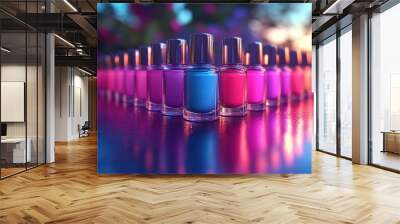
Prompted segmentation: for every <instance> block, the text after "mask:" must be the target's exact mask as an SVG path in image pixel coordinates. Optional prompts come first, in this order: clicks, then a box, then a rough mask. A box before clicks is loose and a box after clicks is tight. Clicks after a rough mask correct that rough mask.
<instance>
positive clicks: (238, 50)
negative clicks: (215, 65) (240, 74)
mask: <svg viewBox="0 0 400 224" xmlns="http://www.w3.org/2000/svg"><path fill="white" fill-rule="evenodd" d="M222 49H223V52H222V64H224V65H237V64H242V38H240V37H228V38H225V39H224V40H223V42H222Z"/></svg>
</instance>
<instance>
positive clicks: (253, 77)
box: [246, 42, 266, 111]
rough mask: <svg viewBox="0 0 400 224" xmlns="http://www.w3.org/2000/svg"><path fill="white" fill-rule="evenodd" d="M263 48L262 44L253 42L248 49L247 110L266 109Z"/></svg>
mask: <svg viewBox="0 0 400 224" xmlns="http://www.w3.org/2000/svg"><path fill="white" fill-rule="evenodd" d="M262 56H263V48H262V43H261V42H252V43H250V44H249V46H248V47H247V52H246V61H247V71H246V73H247V74H246V79H247V82H246V85H247V109H248V110H252V111H260V110H264V109H265V92H266V85H265V69H264V67H263V66H262V63H263V62H262Z"/></svg>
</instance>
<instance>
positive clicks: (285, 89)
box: [278, 48, 292, 103]
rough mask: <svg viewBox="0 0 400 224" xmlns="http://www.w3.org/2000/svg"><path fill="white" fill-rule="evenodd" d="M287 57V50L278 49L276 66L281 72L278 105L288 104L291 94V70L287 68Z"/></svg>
mask: <svg viewBox="0 0 400 224" xmlns="http://www.w3.org/2000/svg"><path fill="white" fill-rule="evenodd" d="M288 57H289V49H288V48H278V65H279V68H280V71H281V97H280V103H286V102H288V101H289V97H290V96H291V93H292V70H291V69H290V68H289V67H288V66H287V65H288V61H289V60H288Z"/></svg>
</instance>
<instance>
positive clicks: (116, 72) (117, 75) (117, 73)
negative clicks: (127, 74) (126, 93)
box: [111, 53, 123, 102]
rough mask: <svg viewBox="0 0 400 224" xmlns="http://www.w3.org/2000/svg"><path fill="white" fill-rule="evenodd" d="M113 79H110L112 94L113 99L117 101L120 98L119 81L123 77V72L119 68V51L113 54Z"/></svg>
mask: <svg viewBox="0 0 400 224" xmlns="http://www.w3.org/2000/svg"><path fill="white" fill-rule="evenodd" d="M113 59H114V60H113V72H112V76H113V78H112V79H113V80H112V86H111V88H112V94H113V99H114V100H115V101H116V102H118V101H119V100H120V99H121V97H120V96H121V95H120V94H121V89H120V88H121V81H122V78H123V73H122V69H121V58H120V53H115V54H114V55H113Z"/></svg>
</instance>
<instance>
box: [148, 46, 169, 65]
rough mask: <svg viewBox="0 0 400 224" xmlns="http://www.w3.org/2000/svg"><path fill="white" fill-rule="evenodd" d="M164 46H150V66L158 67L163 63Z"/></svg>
mask: <svg viewBox="0 0 400 224" xmlns="http://www.w3.org/2000/svg"><path fill="white" fill-rule="evenodd" d="M165 53H166V45H165V43H156V44H152V45H151V57H150V58H151V60H150V65H155V66H160V65H163V64H164V63H165Z"/></svg>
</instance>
